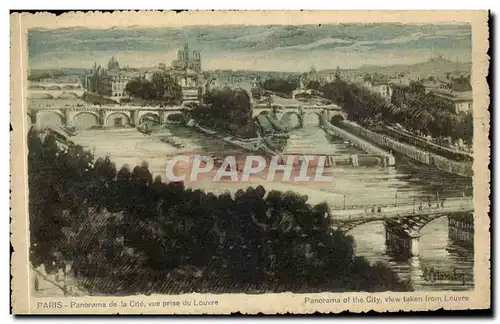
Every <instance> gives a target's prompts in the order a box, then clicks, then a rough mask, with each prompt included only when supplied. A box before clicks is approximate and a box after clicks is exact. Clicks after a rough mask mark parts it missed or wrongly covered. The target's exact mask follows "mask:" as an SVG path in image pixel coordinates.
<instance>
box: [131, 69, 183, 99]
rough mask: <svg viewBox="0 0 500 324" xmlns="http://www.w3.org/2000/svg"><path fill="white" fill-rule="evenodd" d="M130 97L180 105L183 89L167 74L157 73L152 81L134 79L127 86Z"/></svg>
mask: <svg viewBox="0 0 500 324" xmlns="http://www.w3.org/2000/svg"><path fill="white" fill-rule="evenodd" d="M125 91H127V93H129V94H130V96H132V97H135V98H139V99H143V100H155V101H164V102H168V103H180V102H181V101H182V90H181V87H180V86H179V85H178V84H177V83H176V82H175V80H174V79H173V78H172V77H171V76H170V75H168V74H166V73H160V72H156V73H154V74H153V77H152V78H151V81H149V80H147V79H145V78H134V79H132V80H130V81H129V82H128V83H127V85H126V86H125Z"/></svg>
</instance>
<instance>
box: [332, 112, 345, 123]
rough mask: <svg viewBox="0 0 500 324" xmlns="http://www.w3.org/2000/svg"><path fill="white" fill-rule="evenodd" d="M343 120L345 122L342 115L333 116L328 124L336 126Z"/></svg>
mask: <svg viewBox="0 0 500 324" xmlns="http://www.w3.org/2000/svg"><path fill="white" fill-rule="evenodd" d="M344 120H346V118H345V116H344V115H343V114H334V115H333V116H332V117H331V118H330V120H329V122H330V124H332V125H335V124H337V123H339V122H343V121H344Z"/></svg>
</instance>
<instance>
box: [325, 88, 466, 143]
mask: <svg viewBox="0 0 500 324" xmlns="http://www.w3.org/2000/svg"><path fill="white" fill-rule="evenodd" d="M321 92H323V94H324V96H325V97H326V98H328V99H330V100H332V101H333V102H335V103H336V104H338V105H340V106H342V107H343V109H344V110H345V111H346V113H347V114H348V118H349V119H351V120H353V121H356V122H359V123H361V124H370V123H373V122H389V123H399V124H401V125H402V126H404V127H405V128H406V129H408V130H411V131H413V132H415V133H418V134H421V135H430V136H432V137H435V138H440V137H451V138H452V140H458V139H463V140H464V141H465V142H467V143H472V136H473V122H472V115H471V114H470V113H463V112H462V113H460V114H456V113H454V112H452V111H450V110H447V109H443V108H441V107H440V106H439V105H438V102H437V99H436V97H435V96H434V95H433V94H432V93H425V88H424V91H422V86H421V85H419V84H418V83H414V84H412V85H410V89H409V96H408V100H407V102H406V103H399V102H397V101H396V100H394V103H393V102H387V101H386V100H384V99H383V98H382V97H381V96H379V95H378V94H374V93H372V92H370V91H369V90H368V89H365V88H363V87H360V86H357V85H354V84H348V83H346V82H344V81H343V80H341V79H337V80H335V81H334V82H332V83H328V84H326V85H324V86H323V87H322V88H321Z"/></svg>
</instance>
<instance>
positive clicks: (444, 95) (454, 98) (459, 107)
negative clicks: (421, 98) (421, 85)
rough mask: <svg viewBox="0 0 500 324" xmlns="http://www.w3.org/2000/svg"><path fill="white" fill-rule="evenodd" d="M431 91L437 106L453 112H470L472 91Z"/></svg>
mask: <svg viewBox="0 0 500 324" xmlns="http://www.w3.org/2000/svg"><path fill="white" fill-rule="evenodd" d="M433 93H434V96H435V97H436V101H437V105H438V107H440V108H442V109H447V110H450V111H452V112H454V113H455V114H460V113H472V91H465V92H453V91H436V92H433Z"/></svg>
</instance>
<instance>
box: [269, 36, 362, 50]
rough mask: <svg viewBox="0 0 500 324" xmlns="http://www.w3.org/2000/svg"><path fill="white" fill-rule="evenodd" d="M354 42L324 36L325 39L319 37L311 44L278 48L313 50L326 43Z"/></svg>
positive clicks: (343, 43)
mask: <svg viewBox="0 0 500 324" xmlns="http://www.w3.org/2000/svg"><path fill="white" fill-rule="evenodd" d="M352 43H353V42H352V41H351V40H347V39H342V38H323V39H319V40H317V41H314V42H312V43H309V44H302V45H294V46H285V47H280V48H278V49H279V50H311V49H315V48H318V47H324V46H325V45H335V44H340V45H346V44H352Z"/></svg>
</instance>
